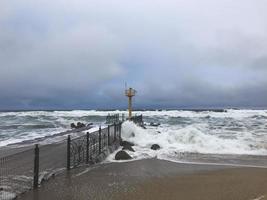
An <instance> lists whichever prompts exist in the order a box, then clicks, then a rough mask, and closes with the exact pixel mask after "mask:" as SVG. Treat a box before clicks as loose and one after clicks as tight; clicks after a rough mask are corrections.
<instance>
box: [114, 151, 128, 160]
mask: <svg viewBox="0 0 267 200" xmlns="http://www.w3.org/2000/svg"><path fill="white" fill-rule="evenodd" d="M130 159H132V157H131V156H130V155H129V154H128V153H127V152H126V151H122V150H121V151H119V152H118V153H116V155H115V160H130Z"/></svg>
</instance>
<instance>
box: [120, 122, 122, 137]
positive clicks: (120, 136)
mask: <svg viewBox="0 0 267 200" xmlns="http://www.w3.org/2000/svg"><path fill="white" fill-rule="evenodd" d="M121 124H122V122H120V123H119V138H120V139H121Z"/></svg>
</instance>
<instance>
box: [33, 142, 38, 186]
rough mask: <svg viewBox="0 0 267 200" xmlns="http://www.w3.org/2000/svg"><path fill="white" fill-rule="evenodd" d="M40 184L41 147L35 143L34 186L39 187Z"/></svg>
mask: <svg viewBox="0 0 267 200" xmlns="http://www.w3.org/2000/svg"><path fill="white" fill-rule="evenodd" d="M38 185H39V147H38V144H36V145H35V149H34V173H33V188H34V189H36V188H38Z"/></svg>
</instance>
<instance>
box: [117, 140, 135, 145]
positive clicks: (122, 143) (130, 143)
mask: <svg viewBox="0 0 267 200" xmlns="http://www.w3.org/2000/svg"><path fill="white" fill-rule="evenodd" d="M120 145H121V146H134V143H132V142H128V141H126V140H125V141H122V140H121V141H120Z"/></svg>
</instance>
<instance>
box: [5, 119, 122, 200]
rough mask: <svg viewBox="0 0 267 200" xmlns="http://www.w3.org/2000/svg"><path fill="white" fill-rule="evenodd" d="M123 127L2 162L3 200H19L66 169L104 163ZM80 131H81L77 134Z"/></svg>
mask: <svg viewBox="0 0 267 200" xmlns="http://www.w3.org/2000/svg"><path fill="white" fill-rule="evenodd" d="M121 124H122V122H119V123H118V124H113V125H108V126H107V127H106V128H101V127H100V128H99V130H98V131H95V132H93V133H86V134H85V135H83V136H80V137H78V138H71V136H68V138H67V139H65V140H63V141H61V142H58V143H53V144H48V145H35V146H34V147H33V148H28V149H27V150H25V151H22V152H19V153H16V154H13V155H8V156H5V157H1V158H0V200H10V199H15V198H16V196H18V195H19V194H21V193H24V192H26V191H28V190H30V189H34V188H38V187H39V186H40V185H41V184H42V182H43V181H46V180H48V179H49V178H50V177H51V176H55V175H56V174H58V173H61V172H62V171H64V170H66V169H71V168H74V167H77V166H78V165H81V164H91V163H95V162H98V161H101V158H102V159H104V158H105V157H106V156H107V153H108V152H109V151H112V150H114V149H115V148H117V146H118V145H117V144H119V140H120V136H121ZM75 131H77V130H75Z"/></svg>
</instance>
